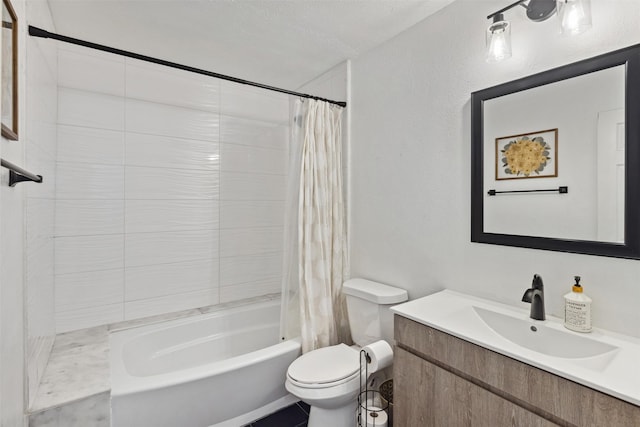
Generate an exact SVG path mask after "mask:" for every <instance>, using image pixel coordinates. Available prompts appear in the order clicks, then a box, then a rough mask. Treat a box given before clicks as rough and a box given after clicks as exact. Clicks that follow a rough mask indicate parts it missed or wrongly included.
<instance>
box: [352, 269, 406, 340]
mask: <svg viewBox="0 0 640 427" xmlns="http://www.w3.org/2000/svg"><path fill="white" fill-rule="evenodd" d="M342 292H343V293H344V294H345V295H346V299H347V312H348V315H349V326H350V328H351V337H352V338H353V341H354V342H355V343H356V344H357V345H359V346H360V347H363V346H365V345H367V344H371V343H372V342H374V341H378V340H381V339H384V340H386V341H387V342H388V343H389V344H393V313H391V311H390V310H389V307H391V306H393V305H396V304H399V303H401V302H404V301H406V300H407V299H408V295H407V291H405V290H404V289H400V288H396V287H394V286H389V285H385V284H383V283H378V282H373V281H371V280H366V279H349V280H347V281H346V282H344V283H343V284H342Z"/></svg>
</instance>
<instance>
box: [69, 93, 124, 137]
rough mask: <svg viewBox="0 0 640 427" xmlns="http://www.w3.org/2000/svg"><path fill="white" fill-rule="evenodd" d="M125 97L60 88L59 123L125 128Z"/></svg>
mask: <svg viewBox="0 0 640 427" xmlns="http://www.w3.org/2000/svg"><path fill="white" fill-rule="evenodd" d="M124 111H125V109H124V99H122V98H121V97H117V96H111V95H104V94H100V93H95V92H86V91H82V90H76V89H69V88H60V90H59V91H58V123H59V124H63V125H72V126H86V127H93V128H98V129H112V130H123V129H124Z"/></svg>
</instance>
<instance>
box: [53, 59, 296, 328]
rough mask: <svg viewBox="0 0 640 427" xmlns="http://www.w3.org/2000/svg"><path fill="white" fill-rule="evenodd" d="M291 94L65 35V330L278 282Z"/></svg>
mask: <svg viewBox="0 0 640 427" xmlns="http://www.w3.org/2000/svg"><path fill="white" fill-rule="evenodd" d="M288 125H289V99H288V97H287V96H285V95H280V94H277V93H274V92H267V91H263V90H260V89H255V88H251V87H248V86H241V85H237V84H233V83H229V82H226V81H220V80H217V79H213V78H210V77H205V76H200V75H197V74H192V73H187V72H183V71H179V70H173V69H169V68H166V67H162V66H158V65H154V64H149V63H143V62H140V61H137V60H130V59H128V58H127V59H125V58H122V57H118V56H114V55H110V54H106V53H100V52H95V51H90V50H86V49H81V48H66V47H61V48H60V50H59V56H58V127H57V129H58V150H57V185H56V209H55V214H56V220H55V313H56V330H57V332H58V333H59V332H64V331H69V330H73V329H79V328H85V327H90V326H94V325H99V324H105V323H111V322H115V321H121V320H129V319H134V318H139V317H144V316H149V315H155V314H162V313H167V312H172V311H178V310H184V309H188V308H194V307H201V306H206V305H212V304H218V303H223V302H229V301H233V300H237V299H242V298H248V297H252V296H257V295H263V294H268V293H273V292H279V291H280V287H281V283H280V282H281V265H282V241H283V237H282V236H283V220H284V198H285V179H286V165H287V146H288V134H289V132H288Z"/></svg>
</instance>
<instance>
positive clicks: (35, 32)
mask: <svg viewBox="0 0 640 427" xmlns="http://www.w3.org/2000/svg"><path fill="white" fill-rule="evenodd" d="M29 35H30V36H34V37H40V38H43V39H54V40H59V41H62V42H65V43H71V44H75V45H78V46H84V47H88V48H90V49H97V50H101V51H103V52H109V53H114V54H116V55H121V56H126V57H129V58H133V59H139V60H141V61H147V62H152V63H154V64H159V65H164V66H166V67H171V68H177V69H178V70H184V71H189V72H192V73H196V74H202V75H205V76H209V77H215V78H217V79H222V80H228V81H230V82H234V83H239V84H243V85H248V86H254V87H258V88H261V89H266V90H271V91H274V92H280V93H286V94H287V95H293V96H299V97H301V98H311V99H315V100H317V101H325V102H328V103H330V104H334V105H338V106H340V107H346V106H347V103H346V102H344V101H332V100H330V99H326V98H321V97H319V96H313V95H309V94H306V93H300V92H294V91H292V90H287V89H281V88H278V87H274V86H268V85H264V84H262V83H256V82H251V81H249V80H243V79H239V78H237V77H231V76H226V75H224V74H218V73H214V72H212V71H207V70H202V69H200V68H194V67H189V66H188V65H182V64H177V63H175V62H170V61H165V60H164V59H158V58H153V57H151V56H146V55H140V54H138V53H133V52H128V51H126V50H121V49H116V48H113V47H109V46H104V45H101V44H97V43H92V42H88V41H85V40H80V39H74V38H73V37H67V36H63V35H60V34H55V33H50V32H49V31H46V30H43V29H42V28H38V27H34V26H33V25H29Z"/></svg>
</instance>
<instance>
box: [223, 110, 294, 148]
mask: <svg viewBox="0 0 640 427" xmlns="http://www.w3.org/2000/svg"><path fill="white" fill-rule="evenodd" d="M220 141H221V142H225V143H232V144H239V145H250V146H252V147H260V148H271V149H274V150H286V149H287V146H288V141H289V126H288V125H286V126H285V125H282V124H274V123H269V122H262V121H259V120H252V119H245V118H241V117H235V116H220Z"/></svg>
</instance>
